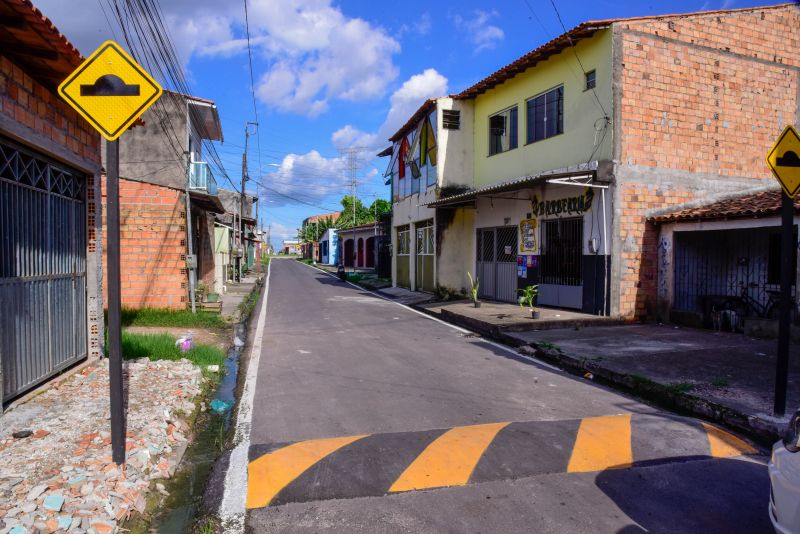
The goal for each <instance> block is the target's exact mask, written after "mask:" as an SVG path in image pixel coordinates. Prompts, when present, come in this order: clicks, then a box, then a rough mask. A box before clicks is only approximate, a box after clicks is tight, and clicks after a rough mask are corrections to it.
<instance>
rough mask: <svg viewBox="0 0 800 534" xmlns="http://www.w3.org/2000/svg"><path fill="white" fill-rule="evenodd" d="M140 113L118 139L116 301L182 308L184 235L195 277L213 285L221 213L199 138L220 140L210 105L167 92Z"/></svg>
mask: <svg viewBox="0 0 800 534" xmlns="http://www.w3.org/2000/svg"><path fill="white" fill-rule="evenodd" d="M142 118H143V120H144V126H140V127H137V128H134V129H132V130H130V131H129V132H127V133H126V134H125V135H124V136H122V137H121V138H120V142H119V154H120V156H119V157H120V184H119V195H120V248H121V256H122V264H121V285H122V305H123V306H125V307H131V308H147V307H153V308H172V309H180V308H185V307H186V306H187V304H188V302H189V277H190V276H191V275H192V274H193V272H192V270H191V269H190V268H189V267H188V266H187V254H188V252H189V246H188V243H189V239H190V236H191V241H192V252H193V254H194V255H195V256H196V259H197V261H196V270H194V275H195V276H196V281H197V282H202V283H203V284H204V285H205V286H206V287H211V286H212V285H213V284H214V281H215V277H216V275H215V272H216V266H215V260H214V241H215V235H214V215H215V214H220V213H223V212H224V211H225V210H224V207H223V205H222V202H221V201H220V199H219V196H218V191H217V184H216V180H215V178H214V175H213V173H212V172H211V168H210V167H209V164H208V163H207V162H206V161H205V159H204V153H203V141H222V126H221V125H220V121H219V115H218V113H217V107H216V105H215V104H214V102H212V101H210V100H206V99H204V98H198V97H195V96H189V95H183V94H179V93H174V92H171V91H165V92H164V94H163V95H162V96H161V98H160V99H159V100H158V101H157V102H156V103H155V104H154V105H153V106H152V107H151V108H150V109H148V110H147V111H146V112H145V113H144V115H143V116H142ZM185 153H188V159H187V156H186V155H184V154H185ZM187 164H188V169H187ZM187 180H188V190H189V202H188V206H187V202H186V191H187ZM103 199H104V202H105V176H104V177H103ZM187 209H188V211H189V212H191V221H187ZM103 224H105V220H104V221H103ZM104 268H105V264H104Z"/></svg>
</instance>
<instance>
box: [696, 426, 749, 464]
mask: <svg viewBox="0 0 800 534" xmlns="http://www.w3.org/2000/svg"><path fill="white" fill-rule="evenodd" d="M703 428H704V429H705V430H706V436H708V446H709V449H710V450H711V456H713V457H714V458H733V457H735V456H742V455H743V454H756V453H757V452H758V451H757V450H756V449H755V448H754V447H753V446H751V445H750V444H749V443H747V442H746V441H745V440H743V439H741V438H737V437H736V436H734V435H733V434H731V433H729V432H725V431H724V430H722V429H720V428H717V427H715V426H712V425H709V424H708V423H703Z"/></svg>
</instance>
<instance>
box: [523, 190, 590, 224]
mask: <svg viewBox="0 0 800 534" xmlns="http://www.w3.org/2000/svg"><path fill="white" fill-rule="evenodd" d="M593 200H594V190H593V189H592V188H591V187H587V188H586V191H585V192H584V193H583V195H580V196H577V197H567V198H559V199H556V200H539V197H538V196H534V197H533V200H531V210H532V211H533V214H534V215H536V216H538V217H546V216H550V217H553V216H555V217H560V216H562V215H582V214H583V213H586V212H587V211H589V210H590V209H592V201H593Z"/></svg>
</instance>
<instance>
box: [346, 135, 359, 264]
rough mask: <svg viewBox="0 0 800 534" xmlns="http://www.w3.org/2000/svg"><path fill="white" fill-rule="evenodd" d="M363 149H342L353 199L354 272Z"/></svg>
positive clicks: (356, 254) (356, 255) (356, 252)
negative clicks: (360, 155)
mask: <svg viewBox="0 0 800 534" xmlns="http://www.w3.org/2000/svg"><path fill="white" fill-rule="evenodd" d="M362 150H364V149H363V148H360V147H350V148H345V149H342V150H341V152H342V154H345V155H346V156H347V170H348V173H349V175H350V185H351V191H352V193H351V194H352V200H353V272H355V270H356V258H357V257H358V251H357V249H356V184H357V181H356V174H357V172H358V154H359V153H360V152H361V151H362ZM345 252H346V250H345ZM346 260H347V258H345V261H346Z"/></svg>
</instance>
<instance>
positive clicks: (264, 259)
mask: <svg viewBox="0 0 800 534" xmlns="http://www.w3.org/2000/svg"><path fill="white" fill-rule="evenodd" d="M269 258H270V256H267V255H264V256H261V265H263V266H264V267H266V266H267V265H269Z"/></svg>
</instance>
